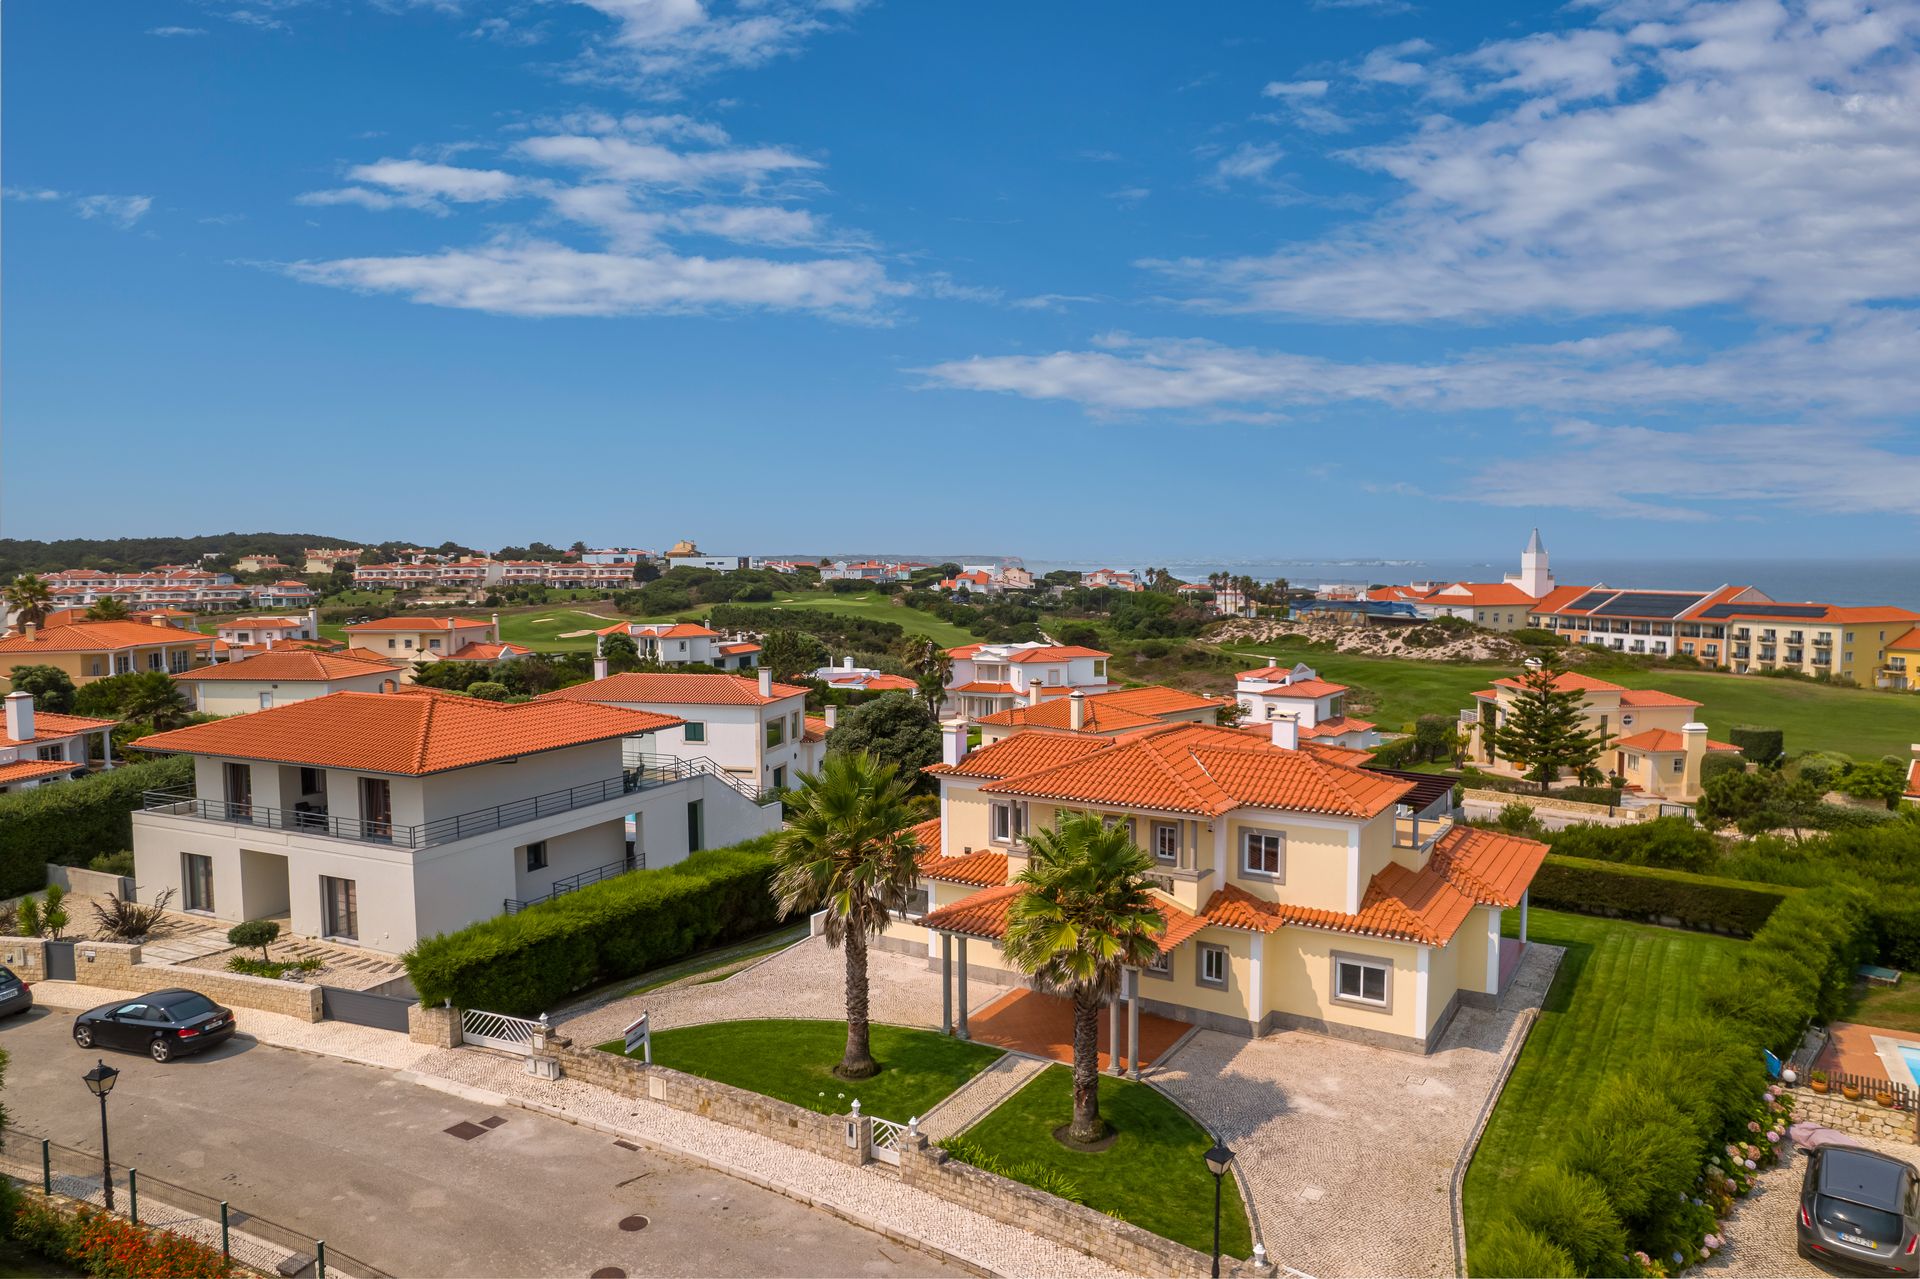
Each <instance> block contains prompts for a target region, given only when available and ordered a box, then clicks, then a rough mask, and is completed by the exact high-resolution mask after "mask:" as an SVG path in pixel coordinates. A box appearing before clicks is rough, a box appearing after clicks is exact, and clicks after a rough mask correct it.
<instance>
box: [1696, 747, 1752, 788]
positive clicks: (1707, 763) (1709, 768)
mask: <svg viewBox="0 0 1920 1279" xmlns="http://www.w3.org/2000/svg"><path fill="white" fill-rule="evenodd" d="M1746 771H1747V760H1746V757H1745V756H1744V755H1737V754H1735V753H1734V752H1732V751H1708V752H1707V754H1706V757H1705V758H1704V759H1702V760H1701V761H1700V784H1701V785H1703V786H1704V785H1706V783H1708V782H1710V781H1712V780H1713V779H1714V778H1716V777H1718V776H1720V775H1721V774H1722V773H1744V772H1746Z"/></svg>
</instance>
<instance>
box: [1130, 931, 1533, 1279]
mask: <svg viewBox="0 0 1920 1279" xmlns="http://www.w3.org/2000/svg"><path fill="white" fill-rule="evenodd" d="M1559 957H1560V950H1559V948H1558V947H1554V946H1543V945H1540V944H1538V943H1535V944H1533V945H1531V946H1529V947H1528V948H1527V950H1526V952H1525V953H1524V954H1523V955H1522V957H1521V960H1520V968H1519V970H1518V971H1517V972H1516V973H1515V974H1514V977H1513V981H1512V983H1511V984H1510V985H1509V986H1508V989H1507V993H1506V995H1505V996H1504V997H1503V998H1502V1000H1501V1003H1500V1006H1499V1007H1498V1008H1494V1009H1477V1008H1463V1009H1461V1010H1460V1011H1459V1013H1458V1014H1456V1015H1455V1017H1454V1019H1453V1024H1452V1025H1451V1026H1449V1027H1448V1029H1447V1033H1446V1035H1445V1037H1444V1038H1443V1039H1442V1040H1441V1043H1440V1047H1439V1049H1438V1050H1437V1051H1435V1052H1433V1053H1430V1054H1427V1055H1424V1056H1423V1055H1420V1054H1418V1053H1411V1052H1399V1051H1395V1050H1393V1049H1387V1048H1370V1047H1367V1046H1365V1045H1363V1044H1355V1043H1350V1042H1348V1041H1346V1040H1341V1039H1330V1038H1327V1037H1326V1036H1323V1035H1315V1034H1309V1033H1306V1032H1304V1031H1285V1032H1281V1033H1278V1034H1272V1035H1268V1036H1266V1037H1265V1038H1264V1039H1247V1038H1244V1037H1242V1036H1238V1035H1225V1034H1220V1033H1218V1032H1215V1031H1201V1032H1200V1033H1198V1034H1196V1035H1195V1036H1194V1037H1193V1038H1192V1039H1189V1040H1188V1041H1187V1042H1186V1043H1185V1044H1184V1045H1182V1046H1181V1047H1179V1048H1177V1049H1175V1050H1174V1052H1173V1054H1172V1055H1171V1056H1169V1057H1168V1058H1167V1059H1166V1061H1165V1062H1164V1063H1163V1064H1162V1065H1161V1066H1160V1067H1159V1068H1158V1069H1157V1070H1156V1071H1154V1072H1153V1073H1152V1076H1151V1078H1152V1080H1153V1082H1154V1083H1156V1084H1158V1085H1159V1086H1160V1087H1161V1088H1163V1089H1165V1090H1166V1091H1167V1092H1168V1093H1170V1094H1171V1095H1172V1096H1173V1097H1174V1098H1175V1099H1176V1100H1177V1101H1179V1102H1180V1104H1181V1105H1183V1106H1185V1107H1186V1108H1187V1109H1188V1110H1189V1111H1191V1112H1192V1113H1193V1114H1194V1115H1195V1116H1196V1117H1197V1118H1198V1119H1199V1120H1200V1121H1201V1122H1202V1123H1203V1124H1205V1125H1206V1126H1207V1127H1208V1128H1210V1129H1211V1130H1212V1131H1213V1132H1214V1133H1215V1134H1217V1135H1218V1136H1220V1137H1221V1138H1222V1139H1223V1140H1225V1142H1226V1143H1227V1145H1228V1146H1229V1147H1231V1148H1232V1149H1233V1151H1234V1153H1235V1155H1236V1156H1237V1159H1238V1164H1239V1168H1240V1175H1241V1178H1242V1182H1243V1184H1245V1185H1246V1186H1247V1187H1248V1188H1249V1190H1250V1193H1251V1197H1252V1199H1253V1206H1254V1213H1255V1216H1256V1217H1257V1218H1258V1221H1259V1232H1260V1237H1261V1241H1262V1242H1263V1243H1265V1244H1266V1247H1267V1255H1268V1256H1269V1257H1271V1258H1272V1259H1273V1260H1275V1261H1277V1262H1279V1263H1280V1264H1282V1265H1286V1266H1292V1267H1294V1268H1296V1269H1298V1270H1304V1271H1306V1272H1307V1273H1308V1274H1311V1275H1318V1276H1321V1277H1322V1279H1327V1277H1329V1276H1338V1275H1432V1276H1451V1275H1452V1274H1453V1273H1454V1264H1453V1214H1452V1207H1451V1199H1450V1190H1451V1185H1452V1178H1453V1168H1454V1163H1455V1162H1456V1160H1458V1158H1459V1156H1460V1153H1461V1151H1463V1150H1464V1149H1465V1148H1466V1144H1467V1141H1468V1139H1469V1138H1470V1137H1471V1136H1472V1133H1473V1129H1474V1126H1475V1124H1476V1123H1477V1122H1478V1120H1479V1116H1480V1113H1481V1110H1482V1108H1483V1107H1484V1106H1485V1105H1486V1102H1487V1098H1488V1095H1489V1093H1490V1092H1491V1090H1492V1088H1493V1084H1494V1080H1495V1078H1496V1076H1497V1075H1498V1074H1499V1070H1500V1065H1501V1062H1502V1060H1503V1059H1504V1056H1505V1053H1506V1051H1507V1049H1508V1047H1509V1046H1511V1045H1512V1044H1513V1042H1514V1039H1515V1036H1516V1034H1517V1033H1518V1023H1519V1020H1520V1015H1521V1013H1522V1011H1523V1010H1524V1009H1526V1008H1528V1007H1530V1006H1533V1007H1537V1006H1538V1005H1539V1004H1540V1003H1541V1001H1542V1000H1543V999H1544V998H1545V996H1546V991H1547V987H1548V986H1549V985H1551V984H1552V981H1553V974H1554V971H1555V969H1556V968H1557V967H1558V964H1559Z"/></svg>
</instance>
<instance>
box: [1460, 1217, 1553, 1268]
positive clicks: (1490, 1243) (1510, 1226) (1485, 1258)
mask: <svg viewBox="0 0 1920 1279" xmlns="http://www.w3.org/2000/svg"><path fill="white" fill-rule="evenodd" d="M1467 1273H1468V1274H1470V1275H1472V1276H1474V1279H1566V1277H1567V1276H1572V1275H1578V1274H1579V1273H1580V1271H1579V1270H1578V1269H1577V1268H1576V1267H1575V1266H1574V1264H1573V1258H1572V1257H1571V1256H1570V1255H1569V1254H1568V1253H1567V1250H1566V1249H1565V1248H1562V1247H1561V1246H1560V1245H1558V1244H1556V1243H1554V1242H1553V1241H1552V1240H1551V1239H1548V1238H1547V1237H1545V1236H1544V1235H1542V1234H1540V1233H1538V1232H1537V1231H1533V1230H1529V1229H1527V1228H1526V1227H1525V1226H1523V1225H1521V1224H1520V1223H1519V1222H1517V1221H1514V1220H1513V1219H1512V1218H1501V1219H1500V1220H1497V1221H1495V1222H1493V1223H1492V1224H1490V1225H1488V1226H1487V1227H1485V1228H1484V1229H1483V1230H1481V1232H1480V1238H1479V1239H1478V1240H1477V1241H1476V1242H1475V1243H1474V1245H1473V1246H1472V1247H1471V1248H1469V1249H1467Z"/></svg>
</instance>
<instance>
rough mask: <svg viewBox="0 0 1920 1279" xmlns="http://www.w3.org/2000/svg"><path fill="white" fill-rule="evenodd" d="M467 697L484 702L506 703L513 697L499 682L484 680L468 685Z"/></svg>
mask: <svg viewBox="0 0 1920 1279" xmlns="http://www.w3.org/2000/svg"><path fill="white" fill-rule="evenodd" d="M467 696H468V697H477V698H479V699H480V700H481V701H483V702H504V701H506V700H507V698H508V697H510V696H512V692H511V690H509V689H508V688H507V686H506V685H505V684H502V683H501V682H500V681H498V680H491V679H483V680H476V681H474V682H473V683H471V684H469V685H467Z"/></svg>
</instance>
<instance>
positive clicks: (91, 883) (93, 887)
mask: <svg viewBox="0 0 1920 1279" xmlns="http://www.w3.org/2000/svg"><path fill="white" fill-rule="evenodd" d="M47 883H49V884H58V885H60V887H62V888H64V889H66V890H67V891H68V892H70V893H79V894H81V895H82V896H86V897H105V896H107V895H108V894H109V893H114V894H117V895H119V896H120V897H122V898H125V899H126V900H129V901H131V900H132V899H133V876H131V875H109V874H107V873H106V872H105V871H101V870H88V869H86V868H85V867H84V866H61V865H57V864H56V863H54V862H48V863H47Z"/></svg>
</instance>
